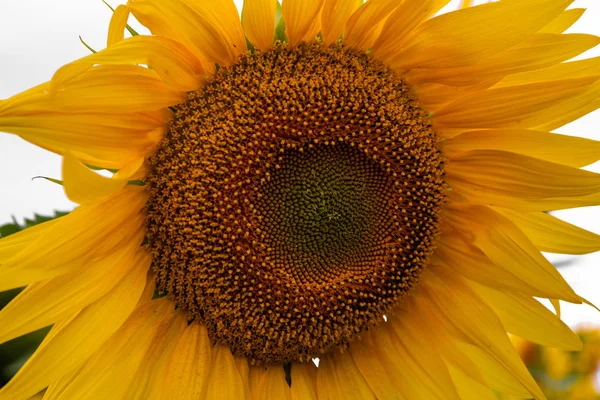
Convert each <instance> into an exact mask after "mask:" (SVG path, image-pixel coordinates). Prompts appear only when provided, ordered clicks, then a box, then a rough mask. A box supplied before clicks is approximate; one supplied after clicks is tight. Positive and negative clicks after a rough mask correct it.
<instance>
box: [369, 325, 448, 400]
mask: <svg viewBox="0 0 600 400" xmlns="http://www.w3.org/2000/svg"><path fill="white" fill-rule="evenodd" d="M411 317H412V318H411ZM387 322H388V323H387V324H386V325H389V327H390V328H391V329H390V335H391V336H390V337H391V338H392V340H395V341H396V346H395V347H396V348H397V349H401V352H399V354H398V355H399V356H401V357H402V360H400V359H397V363H395V364H397V365H400V364H405V365H406V366H408V365H410V364H414V366H413V367H411V368H410V371H411V372H413V375H414V376H415V377H414V378H412V379H410V378H409V381H411V382H414V383H416V385H417V386H418V387H419V389H421V390H422V391H423V395H422V397H423V398H431V399H434V398H436V397H438V398H443V399H448V400H453V399H456V400H459V399H460V397H459V396H458V393H457V392H456V388H455V386H454V384H453V382H452V378H451V377H450V374H449V373H448V369H447V367H446V364H445V363H444V361H443V360H442V358H441V356H440V355H439V354H438V353H437V352H436V351H435V349H434V348H433V347H432V346H431V343H429V341H428V340H426V339H425V338H424V337H423V334H422V330H423V327H422V325H421V324H420V318H414V314H408V313H405V314H402V315H400V316H398V317H395V316H388V321H387ZM374 335H375V337H377V331H375V332H374ZM376 342H377V340H376ZM384 352H385V353H387V354H388V355H389V356H390V357H392V353H388V352H387V351H386V350H384ZM398 355H396V357H398ZM394 358H395V357H394ZM409 384H410V383H409ZM403 386H404V385H403Z"/></svg>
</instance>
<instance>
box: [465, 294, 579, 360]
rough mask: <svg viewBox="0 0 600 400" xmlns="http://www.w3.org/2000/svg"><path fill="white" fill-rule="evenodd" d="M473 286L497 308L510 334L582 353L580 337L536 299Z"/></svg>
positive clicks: (496, 310)
mask: <svg viewBox="0 0 600 400" xmlns="http://www.w3.org/2000/svg"><path fill="white" fill-rule="evenodd" d="M470 286H471V288H473V289H474V290H475V292H476V293H478V294H479V295H480V296H481V297H482V298H484V299H485V301H486V302H487V303H488V304H489V305H490V306H491V307H492V308H493V309H494V311H495V312H496V315H498V318H500V321H501V322H502V325H504V327H505V328H506V331H507V332H509V333H512V334H514V335H517V336H520V337H522V338H524V339H527V340H530V341H532V342H535V343H539V344H541V345H544V346H550V347H558V348H561V349H564V350H569V351H580V350H581V348H582V343H581V340H580V339H579V337H578V336H577V335H576V334H575V333H574V332H573V331H572V330H571V329H570V328H569V327H568V326H567V325H566V324H565V323H564V322H562V321H561V320H560V318H558V317H557V316H556V315H554V314H553V313H552V312H551V311H550V310H548V309H547V308H546V307H544V306H543V305H542V304H541V303H540V302H539V301H537V300H535V299H534V298H532V297H529V296H524V295H522V294H519V293H511V292H506V291H500V290H497V289H495V288H492V287H486V286H482V285H478V284H475V283H472V284H470Z"/></svg>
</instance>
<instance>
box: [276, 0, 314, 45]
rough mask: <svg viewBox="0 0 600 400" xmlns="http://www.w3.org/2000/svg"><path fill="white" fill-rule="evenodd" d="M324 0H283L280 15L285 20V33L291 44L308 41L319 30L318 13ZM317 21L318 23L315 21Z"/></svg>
mask: <svg viewBox="0 0 600 400" xmlns="http://www.w3.org/2000/svg"><path fill="white" fill-rule="evenodd" d="M323 3H324V0H283V1H282V2H281V15H282V16H283V20H284V21H285V34H286V36H287V40H288V42H289V43H290V45H292V46H296V45H298V44H299V43H300V42H303V41H305V42H309V41H311V40H313V39H314V38H315V36H316V35H317V33H319V30H320V14H321V9H322V8H323ZM316 22H319V23H316Z"/></svg>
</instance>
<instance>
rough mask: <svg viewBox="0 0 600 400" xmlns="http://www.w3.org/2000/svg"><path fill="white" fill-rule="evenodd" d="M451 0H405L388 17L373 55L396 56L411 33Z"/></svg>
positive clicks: (376, 41)
mask: <svg viewBox="0 0 600 400" xmlns="http://www.w3.org/2000/svg"><path fill="white" fill-rule="evenodd" d="M448 2H449V0H404V1H402V2H399V5H398V6H397V7H396V9H395V10H394V11H393V12H392V13H391V14H390V15H389V18H387V19H386V21H385V23H384V25H383V27H382V29H381V34H380V35H379V37H378V38H377V40H375V43H373V55H374V56H375V57H377V58H379V59H382V60H389V59H392V58H394V57H395V56H396V55H397V54H398V53H399V52H400V50H401V49H402V48H403V47H404V45H405V44H406V40H407V39H408V38H409V35H410V33H411V32H412V31H413V29H415V28H416V27H417V26H418V25H419V24H421V22H423V21H424V20H426V19H427V18H429V17H431V16H432V15H434V14H435V13H436V12H438V11H439V10H440V9H441V8H442V7H444V6H445V5H446V4H448Z"/></svg>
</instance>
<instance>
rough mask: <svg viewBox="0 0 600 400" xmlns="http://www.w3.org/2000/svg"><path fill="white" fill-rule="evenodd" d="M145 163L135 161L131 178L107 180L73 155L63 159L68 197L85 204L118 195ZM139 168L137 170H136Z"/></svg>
mask: <svg viewBox="0 0 600 400" xmlns="http://www.w3.org/2000/svg"><path fill="white" fill-rule="evenodd" d="M143 162H144V159H143V158H140V159H138V160H135V161H134V162H133V163H132V164H135V167H133V168H129V169H130V171H129V172H130V173H129V174H127V175H129V176H123V175H121V176H118V177H117V176H113V177H112V178H107V177H104V176H102V175H99V174H97V173H96V172H94V171H92V170H91V169H89V168H88V167H86V166H85V165H83V164H82V163H81V162H79V161H78V160H77V159H76V158H75V157H74V156H73V155H71V153H66V154H65V156H64V157H63V166H62V171H63V173H62V175H63V176H62V177H63V187H64V189H65V193H66V195H67V197H68V198H69V199H70V200H71V201H74V202H75V203H79V204H85V203H92V202H94V201H99V200H103V199H105V198H106V197H108V196H110V195H111V194H114V193H117V192H118V191H119V190H121V189H123V188H124V187H125V185H127V182H128V179H129V178H130V177H131V175H132V174H133V173H135V172H136V171H137V170H138V169H139V168H140V167H141V166H142V163H143ZM136 167H137V168H136Z"/></svg>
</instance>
